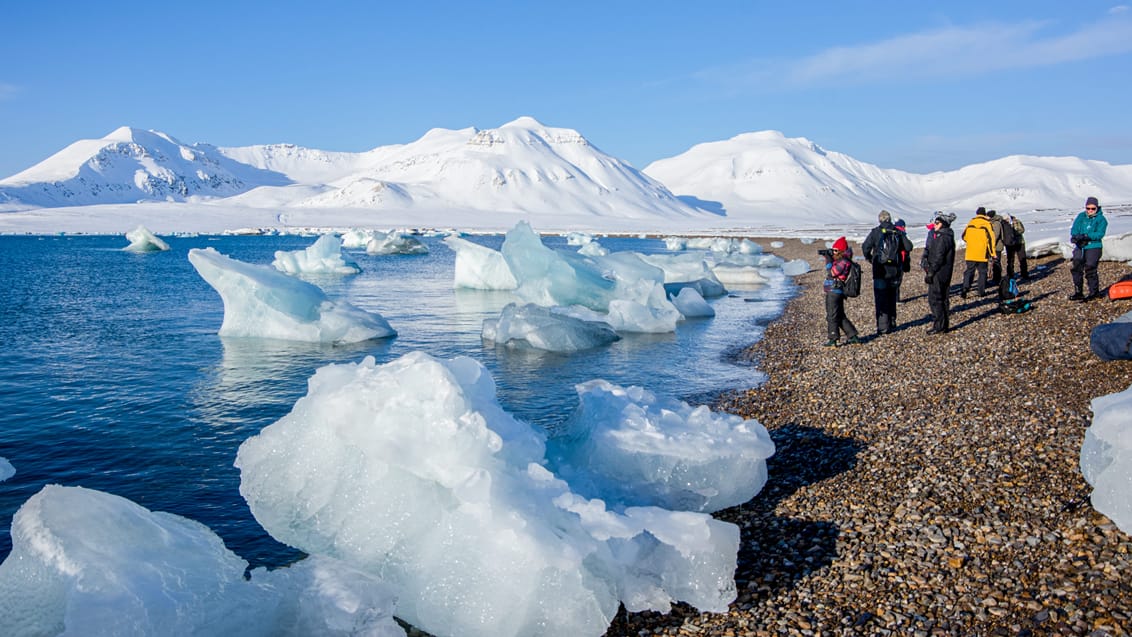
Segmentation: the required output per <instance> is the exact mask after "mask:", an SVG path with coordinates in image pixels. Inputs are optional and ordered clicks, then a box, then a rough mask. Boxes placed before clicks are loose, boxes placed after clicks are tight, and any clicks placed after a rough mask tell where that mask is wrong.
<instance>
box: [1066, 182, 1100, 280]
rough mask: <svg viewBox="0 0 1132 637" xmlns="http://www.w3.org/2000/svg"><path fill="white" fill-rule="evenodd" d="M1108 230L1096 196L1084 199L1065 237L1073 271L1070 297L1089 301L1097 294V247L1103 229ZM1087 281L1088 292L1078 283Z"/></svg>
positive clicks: (1098, 259) (1098, 254) (1071, 270)
mask: <svg viewBox="0 0 1132 637" xmlns="http://www.w3.org/2000/svg"><path fill="white" fill-rule="evenodd" d="M1107 230H1108V220H1107V219H1105V216H1104V211H1103V210H1101V204H1100V202H1098V201H1097V198H1096V197H1089V198H1088V199H1086V200H1085V209H1084V210H1082V211H1081V212H1080V213H1079V214H1078V215H1077V218H1076V219H1074V220H1073V227H1072V228H1070V229H1069V237H1070V239H1071V240H1072V241H1073V245H1074V246H1075V247H1074V248H1073V265H1072V267H1070V268H1069V272H1070V273H1072V275H1073V289H1074V292H1073V294H1071V295H1070V296H1069V300H1071V301H1090V300H1092V299H1095V298H1098V297H1100V295H1101V292H1100V281H1099V280H1098V279H1097V264H1098V263H1100V260H1101V247H1102V246H1103V243H1102V240H1103V239H1104V233H1105V231H1107ZM1085 282H1087V283H1088V284H1089V294H1088V296H1085V295H1083V294H1081V288H1082V284H1083V283H1085Z"/></svg>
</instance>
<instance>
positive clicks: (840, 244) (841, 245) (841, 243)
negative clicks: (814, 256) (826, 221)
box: [833, 237, 849, 252]
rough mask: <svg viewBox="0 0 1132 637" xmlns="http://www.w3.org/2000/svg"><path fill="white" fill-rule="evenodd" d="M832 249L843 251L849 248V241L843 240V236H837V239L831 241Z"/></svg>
mask: <svg viewBox="0 0 1132 637" xmlns="http://www.w3.org/2000/svg"><path fill="white" fill-rule="evenodd" d="M833 249H834V250H837V251H839V252H845V251H846V250H848V249H849V242H848V241H846V240H845V237H838V238H837V241H834V242H833Z"/></svg>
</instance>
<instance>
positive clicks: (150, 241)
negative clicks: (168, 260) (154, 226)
mask: <svg viewBox="0 0 1132 637" xmlns="http://www.w3.org/2000/svg"><path fill="white" fill-rule="evenodd" d="M126 239H128V240H129V241H130V245H128V246H126V247H124V248H122V249H123V250H128V251H129V252H160V251H162V250H168V249H169V244H168V243H165V242H164V241H162V240H161V238H159V237H158V236H157V235H155V234H153V233H152V232H150V231H149V229H148V228H146V227H145V226H138V227H136V228H134V229H133V230H130V231H129V232H127V233H126Z"/></svg>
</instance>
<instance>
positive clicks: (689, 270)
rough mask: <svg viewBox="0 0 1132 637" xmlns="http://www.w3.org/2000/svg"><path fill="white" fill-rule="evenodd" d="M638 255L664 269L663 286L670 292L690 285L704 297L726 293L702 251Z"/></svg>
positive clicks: (675, 291)
mask: <svg viewBox="0 0 1132 637" xmlns="http://www.w3.org/2000/svg"><path fill="white" fill-rule="evenodd" d="M639 256H640V258H641V259H643V260H644V261H645V262H646V263H649V264H650V265H653V266H655V267H658V268H660V269H661V270H663V271H664V287H665V288H666V289H667V290H668V291H669V292H670V293H673V294H675V293H677V292H679V290H680V289H682V288H685V287H692V288H694V289H695V290H696V292H699V294H700V296H702V297H704V298H705V299H707V298H713V297H717V296H723V295H724V294H727V288H726V287H724V286H723V283H722V282H720V280H719V279H718V278H717V277H716V276H715V273H714V272H712V271H711V266H710V265H708V262H707V260H706V259H705V258H704V254H703V253H702V252H689V253H687V254H641V255H639Z"/></svg>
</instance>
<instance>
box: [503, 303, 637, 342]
mask: <svg viewBox="0 0 1132 637" xmlns="http://www.w3.org/2000/svg"><path fill="white" fill-rule="evenodd" d="M481 335H482V336H483V338H485V339H487V340H489V341H493V342H495V343H497V344H499V345H506V346H507V347H514V348H530V349H541V350H546V351H549V352H578V351H581V350H586V349H593V348H595V347H601V346H603V345H608V344H610V343H612V342H614V341H618V340H621V337H620V336H618V335H617V332H615V331H614V330H613V328H612V327H610V326H609V325H608V324H607V323H604V322H600V321H586V320H582V319H579V318H575V317H573V316H568V315H566V314H563V313H560V312H556V311H555V308H545V307H542V306H541V305H535V304H533V303H528V304H525V305H517V304H515V303H509V304H507V306H506V307H504V308H503V311H502V312H500V315H499V318H498V319H487V320H485V321H484V322H483V332H482V334H481Z"/></svg>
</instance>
